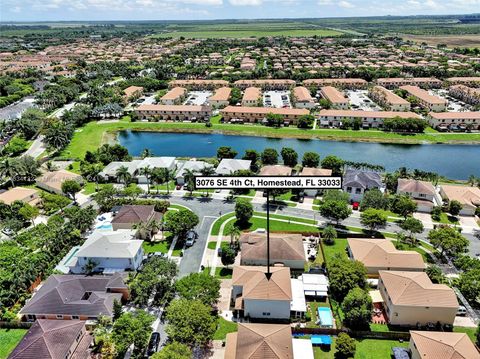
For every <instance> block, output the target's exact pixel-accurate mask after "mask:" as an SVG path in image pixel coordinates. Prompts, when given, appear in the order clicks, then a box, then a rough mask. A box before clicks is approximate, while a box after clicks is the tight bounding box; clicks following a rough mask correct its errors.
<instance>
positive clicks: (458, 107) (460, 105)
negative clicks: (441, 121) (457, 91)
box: [428, 89, 471, 112]
mask: <svg viewBox="0 0 480 359" xmlns="http://www.w3.org/2000/svg"><path fill="white" fill-rule="evenodd" d="M428 92H429V93H430V95H433V96H437V97H440V98H443V99H445V100H447V101H448V108H447V110H448V111H449V112H462V111H467V110H470V109H471V106H470V105H468V104H466V103H465V102H463V101H460V100H458V99H456V98H454V97H451V96H450V95H449V94H448V91H447V90H444V89H435V90H429V91H428Z"/></svg>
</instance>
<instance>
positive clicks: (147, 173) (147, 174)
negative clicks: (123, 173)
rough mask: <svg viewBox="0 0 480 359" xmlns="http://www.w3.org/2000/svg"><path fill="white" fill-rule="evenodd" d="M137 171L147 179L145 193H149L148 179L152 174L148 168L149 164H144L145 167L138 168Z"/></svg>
mask: <svg viewBox="0 0 480 359" xmlns="http://www.w3.org/2000/svg"><path fill="white" fill-rule="evenodd" d="M138 172H139V174H141V175H143V176H145V178H146V179H147V193H148V194H150V180H151V176H152V169H151V168H150V166H146V167H143V168H140V170H139V171H138Z"/></svg>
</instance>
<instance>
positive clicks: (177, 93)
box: [161, 87, 187, 100]
mask: <svg viewBox="0 0 480 359" xmlns="http://www.w3.org/2000/svg"><path fill="white" fill-rule="evenodd" d="M186 92H187V89H186V88H183V87H174V88H173V89H171V90H170V91H168V92H167V93H166V94H165V95H163V96H162V98H161V100H176V99H178V98H179V97H182V96H184V95H185V93H186Z"/></svg>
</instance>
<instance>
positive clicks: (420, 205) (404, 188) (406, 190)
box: [397, 178, 436, 213]
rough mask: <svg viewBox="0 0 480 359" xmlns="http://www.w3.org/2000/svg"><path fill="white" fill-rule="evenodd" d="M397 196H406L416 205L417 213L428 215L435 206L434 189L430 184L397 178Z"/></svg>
mask: <svg viewBox="0 0 480 359" xmlns="http://www.w3.org/2000/svg"><path fill="white" fill-rule="evenodd" d="M397 194H401V195H406V196H408V197H410V198H412V199H413V200H414V201H415V202H416V203H417V211H418V212H427V213H430V212H431V211H432V208H433V207H434V206H435V203H436V202H435V187H433V185H432V184H431V183H430V182H426V181H420V180H415V179H408V178H399V179H398V183H397Z"/></svg>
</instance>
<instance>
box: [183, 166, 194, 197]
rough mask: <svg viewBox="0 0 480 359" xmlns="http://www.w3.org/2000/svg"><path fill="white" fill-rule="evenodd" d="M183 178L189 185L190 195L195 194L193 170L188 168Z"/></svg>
mask: <svg viewBox="0 0 480 359" xmlns="http://www.w3.org/2000/svg"><path fill="white" fill-rule="evenodd" d="M183 178H184V181H185V184H186V185H187V189H188V190H189V191H190V196H191V195H192V194H193V188H194V185H195V173H193V171H192V170H189V169H186V170H185V171H184V172H183Z"/></svg>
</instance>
